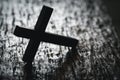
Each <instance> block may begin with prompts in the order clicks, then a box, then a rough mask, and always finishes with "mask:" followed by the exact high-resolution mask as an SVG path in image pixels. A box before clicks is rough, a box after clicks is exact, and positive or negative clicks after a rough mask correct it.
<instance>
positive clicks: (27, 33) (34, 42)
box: [14, 6, 78, 63]
mask: <svg viewBox="0 0 120 80" xmlns="http://www.w3.org/2000/svg"><path fill="white" fill-rule="evenodd" d="M52 11H53V9H52V8H50V7H47V6H43V8H42V11H41V13H40V15H39V18H38V21H37V23H36V25H35V29H34V30H30V29H26V28H21V27H19V26H16V28H15V31H14V34H15V35H16V36H19V37H24V38H28V39H30V41H29V44H28V46H27V48H26V51H25V54H24V56H23V61H24V62H27V63H31V62H32V61H33V60H34V57H35V54H36V51H37V49H38V46H39V44H40V42H41V41H44V42H49V43H53V44H58V45H64V46H68V47H75V46H76V45H77V43H78V40H76V39H73V38H70V37H64V36H60V35H56V34H51V33H47V32H45V29H46V26H47V24H48V21H49V19H50V16H51V14H52Z"/></svg>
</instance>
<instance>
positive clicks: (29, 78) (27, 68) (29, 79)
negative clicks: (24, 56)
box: [23, 63, 34, 80]
mask: <svg viewBox="0 0 120 80" xmlns="http://www.w3.org/2000/svg"><path fill="white" fill-rule="evenodd" d="M32 68H33V65H32V63H26V64H25V65H24V67H23V71H24V77H23V80H34V79H33V74H32Z"/></svg>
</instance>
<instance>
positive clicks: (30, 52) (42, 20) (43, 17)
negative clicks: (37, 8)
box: [23, 6, 53, 62]
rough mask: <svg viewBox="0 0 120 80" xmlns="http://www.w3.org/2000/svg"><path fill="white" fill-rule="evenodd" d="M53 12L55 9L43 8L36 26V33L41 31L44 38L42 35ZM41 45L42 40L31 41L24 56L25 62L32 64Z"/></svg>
mask: <svg viewBox="0 0 120 80" xmlns="http://www.w3.org/2000/svg"><path fill="white" fill-rule="evenodd" d="M52 11H53V9H52V8H49V7H47V6H43V8H42V11H41V13H40V15H39V18H38V20H37V23H36V25H35V31H37V32H38V31H39V32H40V33H41V36H44V35H42V33H43V32H45V29H46V27H47V24H48V21H49V19H50V16H51V14H52ZM36 36H37V35H36ZM39 44H40V40H38V39H37V38H34V39H30V41H29V43H28V46H27V49H26V51H25V54H24V56H23V61H24V62H32V61H33V60H34V57H35V54H36V52H37V49H38V46H39Z"/></svg>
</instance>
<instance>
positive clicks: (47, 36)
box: [14, 26, 78, 47]
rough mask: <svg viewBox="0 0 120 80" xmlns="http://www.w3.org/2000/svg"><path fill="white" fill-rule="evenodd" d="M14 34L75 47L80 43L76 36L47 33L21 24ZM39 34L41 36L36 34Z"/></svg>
mask: <svg viewBox="0 0 120 80" xmlns="http://www.w3.org/2000/svg"><path fill="white" fill-rule="evenodd" d="M14 34H15V35H16V36H19V37H23V38H28V39H36V41H37V40H40V41H43V42H48V43H53V44H58V45H63V46H68V47H75V46H76V45H77V43H78V40H76V39H74V38H70V37H65V36H61V35H57V34H52V33H47V32H45V33H41V32H37V31H34V30H30V29H26V28H21V27H19V26H16V29H15V31H14ZM38 34H39V36H36V35H38Z"/></svg>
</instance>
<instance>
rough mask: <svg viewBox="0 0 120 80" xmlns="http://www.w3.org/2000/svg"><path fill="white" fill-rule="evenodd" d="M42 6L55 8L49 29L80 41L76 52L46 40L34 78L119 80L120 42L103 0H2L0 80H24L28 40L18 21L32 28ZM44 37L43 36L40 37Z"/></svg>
mask: <svg viewBox="0 0 120 80" xmlns="http://www.w3.org/2000/svg"><path fill="white" fill-rule="evenodd" d="M43 4H45V5H48V6H50V7H53V8H54V12H53V14H52V16H51V19H50V21H49V24H48V26H47V29H46V32H50V33H54V34H59V35H63V36H70V37H73V38H76V39H78V40H79V44H78V45H77V47H76V48H77V51H71V48H68V47H64V46H58V45H54V44H49V43H44V42H41V44H40V46H39V49H38V51H37V54H36V56H35V60H34V62H33V76H34V79H35V80H119V79H120V77H119V75H120V54H119V53H120V42H119V39H118V37H117V35H116V32H115V31H114V26H113V25H112V23H111V18H110V17H109V16H108V14H107V12H106V9H105V6H103V4H102V2H101V1H100V0H0V80H22V79H23V76H24V73H23V66H24V64H25V63H24V62H23V61H22V57H23V54H24V51H25V48H26V46H27V44H28V41H29V40H27V39H23V38H18V37H16V36H14V35H13V31H14V29H15V25H19V26H22V27H24V28H28V29H33V28H34V25H35V23H36V21H37V19H38V15H39V13H40V11H41V8H42V6H43ZM38 36H39V35H38Z"/></svg>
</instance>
